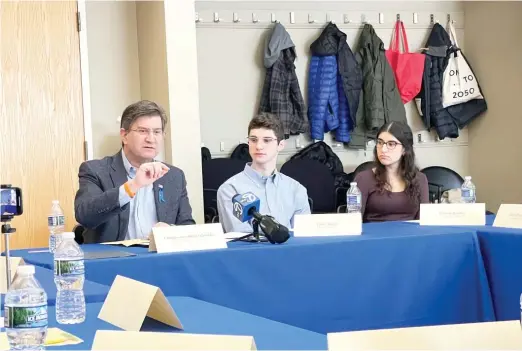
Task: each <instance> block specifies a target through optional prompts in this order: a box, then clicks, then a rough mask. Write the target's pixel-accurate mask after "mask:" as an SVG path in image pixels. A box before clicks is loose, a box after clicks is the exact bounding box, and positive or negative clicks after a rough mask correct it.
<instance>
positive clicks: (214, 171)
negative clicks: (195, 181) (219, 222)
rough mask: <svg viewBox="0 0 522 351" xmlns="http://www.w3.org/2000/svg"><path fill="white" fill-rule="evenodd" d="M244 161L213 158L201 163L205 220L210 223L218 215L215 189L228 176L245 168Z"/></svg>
mask: <svg viewBox="0 0 522 351" xmlns="http://www.w3.org/2000/svg"><path fill="white" fill-rule="evenodd" d="M245 164H246V161H244V160H238V159H233V158H213V159H210V160H206V161H203V162H202V164H201V168H202V173H203V206H204V211H205V222H206V223H212V221H213V220H214V217H217V216H218V210H217V190H218V189H219V187H220V186H221V185H222V184H223V183H224V182H226V181H227V180H228V179H229V178H230V177H232V176H234V175H236V174H238V173H240V172H242V171H243V170H244V169H245Z"/></svg>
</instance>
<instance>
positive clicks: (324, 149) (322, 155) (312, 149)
mask: <svg viewBox="0 0 522 351" xmlns="http://www.w3.org/2000/svg"><path fill="white" fill-rule="evenodd" d="M302 158H305V159H310V160H316V161H319V162H321V163H322V164H324V165H326V166H327V167H328V168H329V169H330V171H332V174H333V176H334V177H335V187H349V186H350V181H351V179H350V177H349V176H348V175H347V174H346V173H345V172H344V168H343V163H342V162H341V160H340V159H339V157H338V156H337V155H336V154H335V152H333V150H332V148H331V147H330V146H329V145H328V144H326V143H325V142H324V141H318V142H315V143H313V144H310V145H308V146H307V147H305V148H304V149H302V150H301V151H299V152H298V153H296V154H295V155H293V156H292V157H290V160H293V159H302Z"/></svg>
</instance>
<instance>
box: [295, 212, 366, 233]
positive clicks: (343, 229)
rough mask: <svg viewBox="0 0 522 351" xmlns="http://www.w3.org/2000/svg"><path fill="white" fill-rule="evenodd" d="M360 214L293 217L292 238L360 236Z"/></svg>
mask: <svg viewBox="0 0 522 351" xmlns="http://www.w3.org/2000/svg"><path fill="white" fill-rule="evenodd" d="M361 233H362V217H361V214H360V213H331V214H330V213H328V214H306V215H301V214H300V215H296V216H295V217H294V237H303V236H340V235H360V234H361Z"/></svg>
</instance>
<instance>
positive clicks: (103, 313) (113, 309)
mask: <svg viewBox="0 0 522 351" xmlns="http://www.w3.org/2000/svg"><path fill="white" fill-rule="evenodd" d="M145 317H150V318H152V319H155V320H157V321H159V322H162V323H165V324H167V325H170V326H172V327H176V328H178V329H183V325H182V324H181V321H180V320H179V318H178V316H177V315H176V312H174V309H173V308H172V306H171V305H170V303H169V301H168V300H167V298H166V297H165V295H164V294H163V292H162V291H161V289H160V288H158V287H156V286H154V285H150V284H145V283H142V282H140V281H137V280H134V279H130V278H127V277H123V276H121V275H118V276H116V278H115V279H114V282H113V283H112V286H111V288H110V290H109V294H108V295H107V297H106V298H105V302H104V303H103V306H102V308H101V310H100V313H99V314H98V318H100V319H102V320H104V321H106V322H108V323H111V324H113V325H115V326H117V327H120V328H122V329H124V330H129V331H139V330H140V329H141V326H142V325H143V321H144V320H145Z"/></svg>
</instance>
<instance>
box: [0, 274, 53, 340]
mask: <svg viewBox="0 0 522 351" xmlns="http://www.w3.org/2000/svg"><path fill="white" fill-rule="evenodd" d="M4 316H5V318H4V324H5V329H6V333H7V340H8V342H9V347H10V349H11V350H44V349H45V347H44V345H45V337H46V336H47V294H46V293H45V290H44V289H42V287H41V285H40V283H39V282H38V280H36V278H35V277H34V266H30V265H22V266H18V268H17V270H16V277H15V279H14V281H13V283H12V284H11V286H10V287H9V290H8V291H7V294H6V296H5V313H4Z"/></svg>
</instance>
